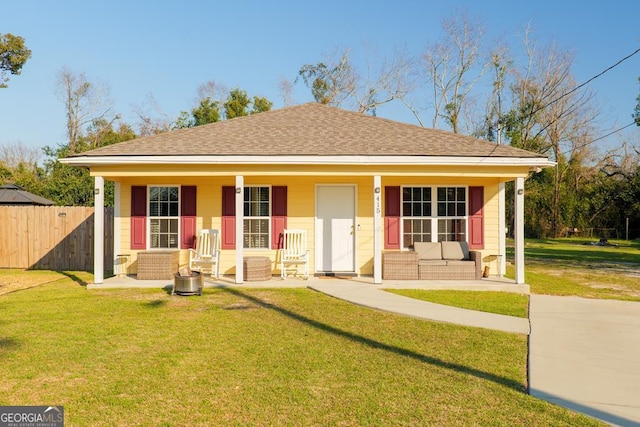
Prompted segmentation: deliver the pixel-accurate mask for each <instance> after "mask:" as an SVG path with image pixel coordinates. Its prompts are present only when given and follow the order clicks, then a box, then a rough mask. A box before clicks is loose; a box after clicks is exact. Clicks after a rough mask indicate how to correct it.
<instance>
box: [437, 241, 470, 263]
mask: <svg viewBox="0 0 640 427" xmlns="http://www.w3.org/2000/svg"><path fill="white" fill-rule="evenodd" d="M440 243H441V244H442V259H454V260H463V259H467V260H468V259H469V244H468V243H467V242H440Z"/></svg>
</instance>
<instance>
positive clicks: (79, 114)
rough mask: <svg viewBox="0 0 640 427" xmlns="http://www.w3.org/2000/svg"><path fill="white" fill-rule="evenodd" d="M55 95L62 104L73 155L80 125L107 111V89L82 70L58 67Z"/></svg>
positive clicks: (70, 151)
mask: <svg viewBox="0 0 640 427" xmlns="http://www.w3.org/2000/svg"><path fill="white" fill-rule="evenodd" d="M56 95H57V96H58V99H60V100H61V101H62V102H63V103H64V105H65V114H66V116H67V137H68V143H69V154H74V153H76V152H77V150H76V144H77V142H78V138H80V136H81V135H82V132H83V128H84V127H85V126H87V125H88V124H90V123H91V122H93V121H94V120H96V119H102V118H105V117H106V116H107V114H108V113H109V111H110V110H111V106H112V101H111V99H110V97H109V89H108V87H107V86H106V85H104V84H96V83H92V82H91V81H89V79H88V78H87V76H86V75H85V74H84V73H80V74H76V73H74V72H72V71H70V70H69V69H67V68H62V69H61V70H60V71H59V72H58V75H57V77H56Z"/></svg>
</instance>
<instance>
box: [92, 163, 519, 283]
mask: <svg viewBox="0 0 640 427" xmlns="http://www.w3.org/2000/svg"><path fill="white" fill-rule="evenodd" d="M254 173H255V172H254ZM281 173H283V174H284V179H288V180H292V179H293V180H295V179H296V178H295V176H296V173H295V172H294V173H292V172H291V171H288V172H284V171H281ZM341 173H344V172H341ZM352 173H353V172H352ZM256 176H258V175H251V176H249V177H247V176H245V175H236V176H234V177H233V180H234V183H235V186H234V187H231V188H230V189H231V190H233V191H232V192H230V196H229V194H228V195H227V196H225V195H224V191H223V192H222V193H223V197H226V198H227V199H231V203H233V205H234V210H235V213H234V215H235V217H234V221H233V222H232V223H231V224H232V227H231V228H229V227H228V225H225V223H224V222H223V220H224V218H223V215H222V214H223V213H224V212H223V211H220V212H218V213H216V212H215V211H213V209H212V208H206V212H205V213H203V212H202V211H201V210H200V209H201V208H200V207H198V211H197V212H195V214H196V215H195V220H194V221H198V219H197V218H198V217H204V218H203V219H200V221H201V222H200V223H199V224H200V225H199V226H198V228H202V227H203V225H202V221H203V220H204V221H206V216H208V213H210V212H212V211H213V212H214V217H212V219H211V220H210V221H212V222H213V223H207V225H206V226H205V227H204V228H221V229H223V232H225V231H226V232H227V235H229V234H233V240H234V241H235V242H243V240H244V238H245V236H244V233H245V227H244V221H243V219H244V212H245V209H244V208H245V207H244V205H243V204H244V203H245V198H244V192H245V188H246V186H247V185H251V184H252V183H253V182H270V180H271V177H270V176H266V177H265V176H262V174H260V175H259V177H256ZM301 178H302V177H299V178H297V179H298V180H299V181H304V180H307V184H304V185H305V186H302V185H303V184H298V185H299V187H296V186H295V185H291V186H289V194H290V196H289V197H290V199H291V198H296V199H300V196H299V195H300V194H306V193H308V192H310V191H315V192H316V194H315V195H313V196H309V195H308V194H307V196H306V198H304V199H303V200H297V201H296V202H295V203H292V202H291V201H290V202H289V208H288V209H289V213H288V214H287V213H286V209H285V215H288V217H287V216H285V217H284V218H285V219H284V221H285V223H284V224H285V228H286V221H287V220H288V223H289V225H290V226H293V228H299V227H303V228H306V229H308V230H309V235H310V243H309V246H310V250H311V251H312V258H313V259H314V266H313V268H312V270H311V271H312V275H316V276H329V277H331V276H336V275H343V276H346V275H349V276H352V277H354V276H355V277H354V278H355V279H358V280H364V281H371V283H373V284H376V285H382V284H384V283H383V282H385V283H386V282H388V281H383V270H382V269H383V262H382V260H383V253H385V252H387V251H389V250H390V248H389V246H388V242H387V241H386V239H387V236H386V234H388V233H387V230H388V229H389V223H388V222H387V221H386V219H387V217H386V216H385V207H384V206H385V202H388V197H386V199H387V200H385V193H386V188H387V184H394V185H395V184H398V183H399V182H414V183H415V182H421V181H420V179H422V180H426V181H424V182H432V181H429V179H433V178H428V177H427V178H425V177H424V176H414V175H410V174H407V172H405V173H404V174H403V175H402V176H401V177H398V176H391V177H387V176H385V175H382V174H380V175H370V176H364V177H362V176H358V177H346V178H345V177H341V178H340V179H339V180H338V181H336V177H335V175H334V176H332V177H331V178H332V179H333V181H332V180H331V179H329V177H328V176H323V175H321V174H319V175H313V176H310V177H309V176H305V177H304V178H302V179H301ZM104 179H105V178H104V177H102V176H98V175H96V176H95V195H96V197H95V208H96V209H95V211H96V218H95V236H96V238H95V241H94V242H95V254H96V256H95V258H94V277H95V280H94V283H95V284H98V285H99V284H105V285H106V284H107V283H106V281H105V279H104V271H105V266H104V265H102V262H101V260H102V256H101V254H102V253H103V251H104V241H103V236H104V217H102V215H101V214H100V213H101V212H103V211H104V209H103V208H104V196H103V194H104ZM174 179H175V182H176V183H182V182H184V178H181V177H176V178H174ZM212 179H218V178H212ZM224 179H225V180H226V182H228V177H227V178H224ZM437 179H438V180H442V178H437ZM511 179H512V180H513V181H515V188H516V189H515V192H514V205H515V228H514V232H515V236H516V238H515V241H514V249H515V259H514V267H515V280H509V279H501V280H496V281H497V282H499V283H500V284H504V283H509V282H510V283H511V284H515V285H519V286H521V285H524V209H523V208H524V177H521V176H517V177H515V179H514V178H511ZM449 180H450V181H453V182H456V183H458V184H457V185H460V184H459V183H460V182H465V181H466V180H468V178H465V181H461V179H460V178H457V181H456V180H454V179H451V178H450V179H449ZM247 181H248V182H247ZM504 181H506V180H504ZM504 181H503V182H500V183H496V184H495V185H494V186H493V187H495V191H494V189H492V190H491V191H489V192H488V193H491V194H490V195H488V196H487V198H488V199H490V203H489V204H488V205H490V206H492V207H491V210H492V211H495V212H496V213H497V215H496V214H494V213H492V214H491V216H490V218H488V219H487V220H486V221H487V222H488V226H487V229H488V230H489V231H490V232H489V231H488V232H487V235H489V236H490V237H491V239H493V240H492V243H491V245H489V246H487V247H486V248H484V249H485V250H484V251H483V259H484V260H485V261H484V262H485V264H486V265H490V268H491V274H492V275H493V276H502V275H503V274H504V272H505V263H506V249H505V246H506V245H505V234H506V229H505V225H504V224H505V219H504V215H505V214H504V207H505V190H504ZM123 182H124V183H121V182H118V181H117V182H116V186H115V193H116V197H115V200H116V221H118V220H119V219H122V218H124V222H123V221H121V222H120V223H116V227H115V229H116V230H115V233H114V234H115V236H116V239H114V246H115V250H114V253H116V254H119V253H122V252H123V251H125V252H126V251H127V249H125V247H126V246H128V244H129V243H128V242H122V241H121V240H122V239H121V238H119V237H120V236H123V235H124V234H123V233H122V232H121V230H120V228H121V227H122V225H123V224H125V222H126V221H128V220H129V216H131V215H132V213H131V212H127V211H126V209H123V205H124V204H125V203H126V201H127V199H128V197H129V195H128V194H130V193H132V188H133V187H132V185H133V184H128V185H127V183H126V181H123ZM476 182H482V181H479V177H478V179H476ZM345 183H346V184H345ZM276 184H280V182H276ZM125 186H128V189H127V193H128V194H127V196H123V195H122V194H121V193H122V192H123V191H122V189H123V187H125ZM325 187H326V188H346V189H352V192H351V193H350V192H349V191H347V195H348V197H351V198H353V210H352V211H351V213H350V214H349V215H351V216H352V217H351V218H350V219H349V221H347V223H346V228H345V230H343V234H350V235H352V240H351V243H349V245H353V251H352V253H351V254H350V256H351V257H352V260H351V261H350V262H351V263H352V265H353V268H352V271H351V273H353V274H340V272H341V271H342V270H339V271H333V270H331V269H330V268H329V269H327V268H326V267H324V266H323V264H322V258H321V256H319V255H321V253H322V252H323V250H322V247H321V246H319V245H320V243H319V240H320V241H321V237H322V236H320V235H319V233H321V231H320V232H319V231H318V230H319V229H318V223H319V222H320V220H321V218H319V217H320V214H319V213H318V206H317V205H319V204H320V203H319V197H320V196H319V195H318V194H319V190H320V189H322V188H325ZM489 187H490V186H487V187H483V188H489ZM194 188H198V192H202V191H203V190H204V189H207V188H208V187H206V186H204V185H199V186H197V187H194ZM222 188H223V189H224V187H222ZM226 188H229V187H226ZM274 188H275V187H274ZM279 188H283V187H279ZM284 188H285V194H286V188H287V187H284ZM350 191H351V190H350ZM367 193H368V194H367ZM329 194H330V196H332V197H333V196H334V193H329ZM328 204H330V203H329V202H324V205H325V206H326V205H328ZM199 206H200V205H199ZM122 210H124V212H122ZM223 210H224V208H223ZM118 212H120V214H118ZM215 216H217V218H218V221H222V222H218V223H216V222H215V221H216V218H215ZM279 220H280V221H281V219H280V218H279ZM467 222H470V221H467ZM194 227H195V225H194ZM273 227H275V221H274V226H273ZM349 227H350V230H349ZM132 234H133V232H132ZM470 234H472V233H471V231H470V230H467V231H465V235H466V236H469V238H470V237H471V236H470ZM325 240H327V239H326V238H325ZM398 240H399V239H398ZM340 244H341V243H338V246H339V245H340ZM335 245H336V244H335V243H334V246H335ZM405 249H406V248H404V249H403V248H402V247H401V246H400V244H399V246H396V247H394V248H392V249H391V250H405ZM186 252H187V251H185V250H184V249H183V250H180V254H181V264H184V259H185V253H186ZM324 252H326V251H324ZM223 253H224V257H225V258H226V261H227V264H228V266H229V268H227V269H226V272H225V270H224V269H223V275H224V276H225V277H224V278H222V279H221V280H222V282H221V283H225V282H226V281H227V280H229V278H231V279H232V280H233V283H234V284H235V285H241V284H243V283H244V282H245V279H246V278H245V277H244V275H243V268H242V267H243V260H244V259H245V257H246V256H252V255H256V254H258V255H265V254H266V255H267V256H269V257H271V260H272V263H273V266H274V267H273V269H274V274H275V270H276V269H277V265H278V262H277V259H278V250H277V249H274V248H273V247H271V248H270V249H269V250H268V251H263V253H258V252H256V251H255V250H253V249H246V248H245V247H243V245H242V244H239V245H237V246H236V247H233V250H225V248H224V247H223ZM120 262H121V259H114V265H113V270H112V271H117V270H118V268H119V263H120ZM109 267H111V266H108V268H107V269H106V270H111V268H109ZM133 272H134V273H135V270H134V271H133ZM126 273H132V272H131V271H127V272H126ZM229 273H233V274H229ZM346 273H349V271H346ZM125 279H126V278H125ZM491 279H492V280H493V279H494V277H492V278H491ZM495 279H498V277H495ZM109 280H110V281H111V283H115V282H116V281H114V279H109ZM321 280H330V279H328V278H322V279H321ZM137 282H141V281H137ZM271 282H273V281H271ZM401 282H405V284H406V285H412V284H413V283H412V282H415V281H412V280H408V281H401ZM418 282H424V280H421V281H418ZM426 282H430V283H431V284H430V285H429V286H431V287H432V288H434V289H437V288H443V287H445V288H451V287H452V286H453V285H454V283H460V284H459V285H457V287H458V288H461V287H464V286H471V287H472V288H473V289H477V288H479V287H482V283H484V282H485V280H481V281H468V280H466V281H450V280H447V281H436V280H427V281H426ZM465 282H466V283H465ZM472 282H477V283H473V284H472ZM127 283H130V282H127ZM393 283H398V281H396V280H394V281H393ZM130 284H131V283H130ZM274 285H275V283H274ZM438 286H440V287H438ZM151 287H155V285H152V286H151Z"/></svg>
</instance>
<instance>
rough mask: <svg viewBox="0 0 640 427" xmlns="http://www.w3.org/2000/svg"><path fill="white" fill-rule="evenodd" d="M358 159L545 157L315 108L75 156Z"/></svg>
mask: <svg viewBox="0 0 640 427" xmlns="http://www.w3.org/2000/svg"><path fill="white" fill-rule="evenodd" d="M358 155H360V156H447V157H451V156H454V157H455V156H463V157H507V158H509V157H513V158H546V157H545V156H542V155H540V154H537V153H532V152H529V151H525V150H520V149H517V148H513V147H509V146H504V145H496V144H495V143H491V142H487V141H483V140H479V139H476V138H472V137H469V136H464V135H459V134H455V133H451V132H446V131H442V130H437V129H427V128H422V127H419V126H415V125H410V124H406V123H400V122H395V121H392V120H388V119H384V118H379V117H372V116H367V115H365V114H361V113H356V112H353V111H346V110H342V109H340V108H336V107H330V106H327V105H322V104H317V103H308V104H301V105H297V106H294V107H288V108H283V109H280V110H272V111H268V112H264V113H260V114H254V115H251V116H246V117H239V118H235V119H230V120H225V121H221V122H217V123H211V124H208V125H203V126H197V127H194V128H189V129H178V130H174V131H171V132H166V133H161V134H158V135H153V136H147V137H143V138H138V139H134V140H131V141H126V142H122V143H119V144H114V145H110V146H107V147H102V148H98V149H95V150H92V151H87V152H84V153H78V154H75V155H74V156H73V157H103V156H109V157H110V156H128V157H129V156H270V157H272V156H358Z"/></svg>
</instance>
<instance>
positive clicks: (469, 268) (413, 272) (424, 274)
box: [382, 242, 482, 280]
mask: <svg viewBox="0 0 640 427" xmlns="http://www.w3.org/2000/svg"><path fill="white" fill-rule="evenodd" d="M382 278H383V279H385V280H479V279H481V278H482V257H481V253H480V252H478V251H470V250H469V245H468V244H467V242H417V243H415V244H414V249H413V250H409V251H402V252H385V253H384V254H383V258H382Z"/></svg>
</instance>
